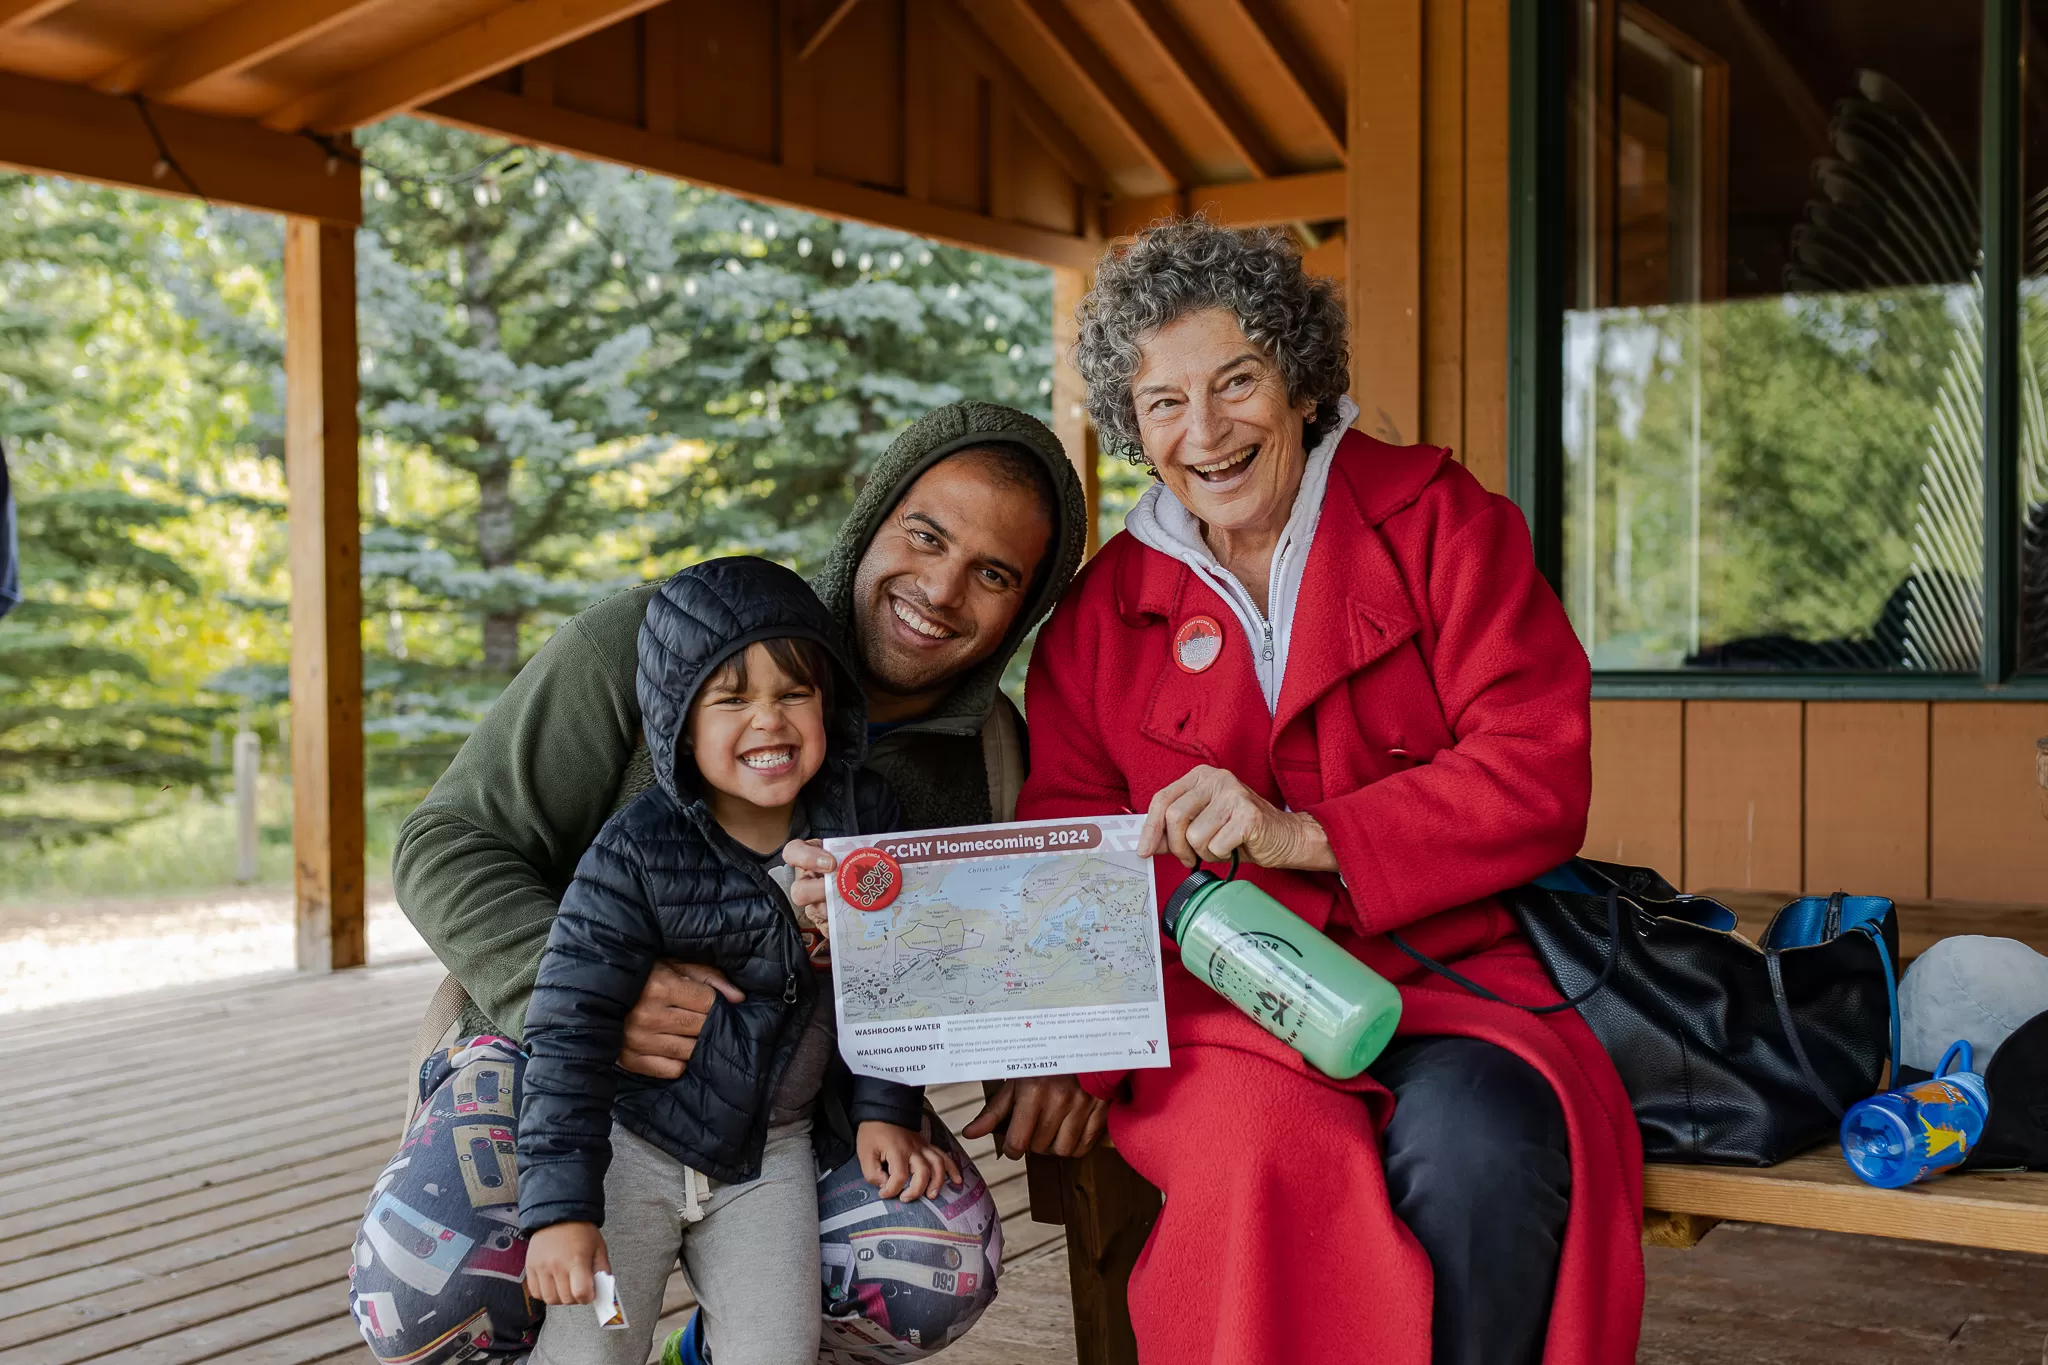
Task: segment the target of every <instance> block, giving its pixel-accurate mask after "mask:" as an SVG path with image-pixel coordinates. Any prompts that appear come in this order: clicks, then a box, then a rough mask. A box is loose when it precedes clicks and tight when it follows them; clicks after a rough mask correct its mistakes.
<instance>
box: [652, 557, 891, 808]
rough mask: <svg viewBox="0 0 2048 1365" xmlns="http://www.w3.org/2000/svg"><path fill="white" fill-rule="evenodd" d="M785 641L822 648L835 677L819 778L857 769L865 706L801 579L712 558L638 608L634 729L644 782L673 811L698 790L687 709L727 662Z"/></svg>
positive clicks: (835, 635) (832, 628) (833, 627)
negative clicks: (638, 733) (647, 765)
mask: <svg viewBox="0 0 2048 1365" xmlns="http://www.w3.org/2000/svg"><path fill="white" fill-rule="evenodd" d="M789 637H793V638H797V639H804V640H813V641H816V642H817V643H818V644H820V645H822V646H824V648H825V651H826V653H827V654H828V655H830V656H831V659H832V665H833V668H834V669H835V670H836V671H837V673H838V675H839V676H838V678H837V679H836V680H835V684H834V686H833V689H832V714H831V715H829V716H827V717H826V718H825V740H826V746H827V747H826V754H825V763H824V766H823V767H822V768H821V769H820V772H821V773H829V772H847V771H850V770H851V769H853V768H856V767H859V766H860V764H861V762H862V760H863V759H864V758H865V756H866V753H867V702H866V700H865V699H864V698H863V697H862V695H861V690H860V684H859V682H858V681H857V680H856V679H855V677H854V674H853V669H852V667H851V666H850V665H849V664H848V663H847V651H846V645H845V633H844V632H843V631H842V630H841V629H840V626H839V623H838V622H837V621H835V620H834V619H833V618H832V616H831V615H830V614H829V613H827V612H826V610H825V608H824V606H823V605H822V604H821V603H820V602H819V601H818V598H817V595H816V594H815V593H813V592H812V591H811V589H810V587H809V586H808V585H807V584H806V583H805V582H804V581H803V579H801V578H799V577H797V576H796V574H794V573H792V572H790V571H789V570H788V569H785V568H783V567H782V566H781V565H780V564H776V563H774V562H772V561H770V560H766V559H754V558H750V557H743V556H735V557H733V558H730V559H712V560H706V561H705V562H704V563H702V564H696V565H692V566H691V567H690V568H687V569H684V570H683V571H682V572H681V573H679V574H677V575H676V576H675V577H673V578H671V579H669V580H668V582H666V583H664V584H662V585H661V589H660V591H658V592H656V593H655V595H654V597H653V599H652V600H650V601H649V602H648V604H647V615H646V618H645V619H644V620H642V622H641V623H640V643H639V663H640V668H639V677H638V682H637V686H638V690H639V694H640V718H641V725H642V726H643V728H644V731H645V733H646V736H647V756H648V758H649V759H650V760H652V762H653V766H654V780H655V782H656V783H657V784H659V786H660V787H661V789H662V790H663V791H665V792H667V793H668V794H669V796H670V797H671V798H672V799H673V800H675V801H676V803H677V804H678V805H685V806H686V805H688V804H689V803H690V802H691V801H692V800H694V799H695V798H696V797H697V796H698V794H699V789H700V784H699V779H698V776H697V769H696V765H695V764H694V763H692V762H691V761H690V760H689V758H688V756H687V755H686V754H684V753H683V752H682V751H683V749H684V747H685V746H684V743H683V739H684V728H685V722H686V720H687V718H688V716H689V714H690V703H691V702H692V701H694V700H696V697H697V694H698V693H699V692H701V691H702V690H703V689H704V684H705V683H706V682H708V681H710V679H711V678H712V677H713V676H714V675H715V674H716V673H717V672H718V669H719V667H720V666H721V665H723V664H724V663H725V661H726V660H727V659H730V658H731V657H732V656H733V655H735V654H737V653H739V652H740V651H741V650H743V649H745V648H747V646H749V645H752V644H757V643H759V642H761V641H763V640H773V639H780V638H789Z"/></svg>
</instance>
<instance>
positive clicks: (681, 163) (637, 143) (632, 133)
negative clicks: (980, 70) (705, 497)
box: [419, 86, 1102, 270]
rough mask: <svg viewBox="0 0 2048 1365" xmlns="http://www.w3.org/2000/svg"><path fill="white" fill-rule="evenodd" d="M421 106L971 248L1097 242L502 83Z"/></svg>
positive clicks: (1077, 251)
mask: <svg viewBox="0 0 2048 1365" xmlns="http://www.w3.org/2000/svg"><path fill="white" fill-rule="evenodd" d="M419 112H420V113H421V114H422V115H424V116H425V117H427V118H431V119H435V120H438V121H439V122H442V123H451V124H454V125H456V126H457V127H462V128H472V129H475V130H476V131H477V132H480V133H486V134H489V135H490V136H493V137H503V138H510V139H512V140H513V141H516V142H531V143H534V144H536V145H538V146H542V147H550V148H553V149H554V150H556V151H560V152H567V153H568V154H569V155H571V156H585V157H594V158H596V159H597V160H599V161H610V162H612V163H614V164H616V165H621V166H630V167H635V168H638V169H640V170H645V171H651V172H654V173H655V174H657V175H670V176H674V177H675V178H676V179H678V180H687V181H689V182H690V183H692V184H696V185H704V186H707V187H709V188H711V189H719V190H725V191H727V192H729V193H732V194H737V195H741V196H743V197H745V198H748V199H760V200H765V201H766V202H768V203H771V204H784V205H787V206H788V207H790V208H796V209H802V210H804V211H805V212H806V213H826V214H831V215H833V216H834V217H839V218H852V219H855V220H857V221H859V222H863V223H873V224H874V225H875V226H877V227H885V228H891V229H894V230H895V231H897V232H909V233H914V234H916V235H917V236H920V237H930V238H932V239H934V240H936V241H941V242H950V243H952V244H953V245H955V246H963V247H966V248H968V249H969V250H972V251H996V252H1001V253H1002V254H1003V255H1006V256H1021V257H1023V258H1024V259H1026V260H1032V261H1041V262H1043V263H1045V264H1046V265H1056V266H1065V267H1068V268H1070V269H1078V270H1088V269H1092V268H1093V267H1094V265H1095V262H1096V258H1097V257H1098V256H1100V255H1101V251H1102V247H1101V243H1100V242H1098V241H1093V240H1090V239H1088V238H1084V237H1081V236H1078V235H1075V234H1072V233H1065V232H1050V231H1047V230H1046V229H1045V228H1041V227H1034V226H1032V225H1031V224H1029V223H1016V222H1010V221H1007V220H1004V219H999V218H990V217H988V216H986V215H984V214H979V213H969V212H966V211H964V210H961V209H955V208H948V207H946V206H944V205H941V204H935V203H930V202H926V201H920V200H915V199H911V198H908V197H906V196H904V195H900V194H896V193H893V192H891V191H888V190H877V189H870V188H869V187H868V186H866V185H856V184H853V183H852V182H850V181H846V180H838V179H834V178H833V177H831V176H826V175H814V174H809V173H806V172H802V171H794V170H791V169H789V168H788V167H786V166H781V165H777V164H776V163H774V162H772V161H763V160H760V159H759V158H757V157H751V156H746V155H743V154H741V153H739V152H730V151H726V150H725V149H724V148H722V147H707V146H705V145H703V144H701V143H696V142H690V141H687V140H685V139H683V138H675V137H662V136H660V135H658V134H654V133H649V132H647V131H646V130H645V129H641V128H634V127H630V126H628V125H626V124H623V123H614V122H612V121H611V120H609V119H602V118H593V117H592V116H590V115H589V114H578V113H574V112H572V111H570V110H567V109H562V108H558V107H556V106H552V105H543V104H536V103H535V102H534V101H532V100H528V99H522V98H520V97H519V96H517V95H508V94H505V93H504V92H503V91H500V90H492V89H488V88H485V87H478V86H473V87H471V88H469V89H466V90H458V91H456V92H455V93H454V94H452V95H446V96H443V97H442V98H441V99H438V100H436V101H434V103H432V104H430V105H427V106H425V107H424V108H422V109H421V110H420V111H419Z"/></svg>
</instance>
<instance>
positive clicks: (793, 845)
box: [782, 839, 839, 933]
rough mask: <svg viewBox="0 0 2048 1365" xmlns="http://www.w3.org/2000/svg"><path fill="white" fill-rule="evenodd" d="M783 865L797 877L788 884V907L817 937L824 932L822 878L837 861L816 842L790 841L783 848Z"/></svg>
mask: <svg viewBox="0 0 2048 1365" xmlns="http://www.w3.org/2000/svg"><path fill="white" fill-rule="evenodd" d="M782 861H783V863H784V865H785V866H787V867H789V868H790V869H791V870H792V871H794V872H795V873H796V876H795V877H794V878H792V879H791V880H790V884H789V903H790V904H791V905H793V906H795V907H796V912H797V914H799V915H801V916H803V918H805V919H807V920H809V921H810V923H811V926H812V927H813V928H815V929H817V930H818V931H819V932H820V933H822V932H824V929H825V878H826V877H828V876H830V875H831V872H832V869H833V868H835V867H837V866H839V860H838V859H837V858H835V857H833V856H832V855H831V854H829V853H827V852H826V851H825V845H824V843H823V841H821V840H818V839H791V840H790V841H789V842H788V843H786V844H784V845H783V846H782Z"/></svg>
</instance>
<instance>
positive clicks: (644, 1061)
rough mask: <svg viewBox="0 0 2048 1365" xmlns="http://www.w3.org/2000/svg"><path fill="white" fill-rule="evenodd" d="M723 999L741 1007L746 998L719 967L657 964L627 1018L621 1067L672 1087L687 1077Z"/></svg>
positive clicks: (691, 963)
mask: <svg viewBox="0 0 2048 1365" xmlns="http://www.w3.org/2000/svg"><path fill="white" fill-rule="evenodd" d="M721 995H722V996H724V997H725V1001H726V1003H727V1004H729V1005H737V1004H739V1003H740V1001H742V1000H744V999H746V998H747V997H746V994H745V993H744V992H743V991H741V990H740V988H739V987H737V986H735V985H733V984H732V982H730V981H727V980H726V979H725V973H724V972H721V971H719V970H718V968H716V967H706V966H704V965H703V964H701V963H696V962H657V963H655V964H654V970H653V971H651V972H649V973H648V974H647V984H646V986H644V987H642V988H641V991H640V1001H639V1003H638V1004H636V1005H634V1006H633V1008H632V1010H631V1011H629V1012H628V1013H627V1015H626V1038H625V1045H624V1046H622V1047H621V1048H620V1049H619V1065H620V1066H622V1067H624V1068H626V1070H628V1071H631V1072H635V1073H637V1074H638V1075H642V1076H653V1077H654V1078H656V1079H657V1080H664V1081H672V1080H674V1079H676V1077H678V1076H680V1075H682V1074H683V1067H684V1065H685V1064H686V1063H687V1062H688V1061H689V1060H690V1054H691V1053H693V1052H695V1051H696V1050H697V1035H698V1034H700V1033H702V1032H703V1031H704V1018H705V1016H706V1015H708V1014H710V1013H711V1005H712V1002H714V1001H715V1000H717V999H718V997H719V996H721Z"/></svg>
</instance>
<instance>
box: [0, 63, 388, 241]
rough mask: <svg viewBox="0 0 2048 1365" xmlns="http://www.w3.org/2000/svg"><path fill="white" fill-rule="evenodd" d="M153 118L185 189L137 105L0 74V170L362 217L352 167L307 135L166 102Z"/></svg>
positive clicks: (345, 220) (332, 218)
mask: <svg viewBox="0 0 2048 1365" xmlns="http://www.w3.org/2000/svg"><path fill="white" fill-rule="evenodd" d="M149 113H150V117H151V118H152V119H154V120H155V121H156V126H157V131H158V132H160V133H162V134H163V139H164V145H165V146H167V147H168V148H170V151H171V155H172V156H173V157H175V158H176V159H177V164H178V166H179V167H180V168H182V170H183V172H184V174H185V175H187V176H190V177H191V182H190V183H189V184H188V183H187V182H186V181H185V180H184V179H183V178H182V177H181V176H180V175H179V173H178V171H176V170H173V169H171V168H170V167H169V166H166V165H162V164H161V163H160V162H159V159H158V158H159V153H158V151H157V146H156V142H155V140H154V139H153V138H151V137H150V135H149V126H148V125H147V124H146V123H144V122H143V118H142V111H141V110H140V109H138V108H137V107H136V105H135V102H134V101H133V100H126V99H122V98H120V97H118V96H115V95H102V94H100V93H99V92H98V91H96V90H89V89H87V88H86V87H84V86H82V85H69V84H64V85H60V84H58V83H56V82H54V81H40V80H36V79H35V78H34V77H31V76H16V75H10V74H5V73H0V165H8V166H13V167H16V168H18V169H20V170H24V171H29V172H31V173H34V174H37V175H65V176H72V177H75V178H77V179H80V180H96V181H98V182H100V183H101V184H104V185H121V186H124V187H126V188H129V189H138V190H149V191H151V192H152V193H156V194H174V195H180V196H186V197H194V191H195V189H196V191H197V193H198V194H200V195H204V196H205V197H206V198H207V199H208V200H210V201H211V202H213V203H216V204H237V205H240V206H241V207H243V208H250V209H260V210H263V211H264V212H266V213H288V214H294V215H297V216H299V217H304V218H319V219H322V220H323V221H326V222H330V223H340V224H344V225H353V224H357V223H360V222H362V221H363V194H362V182H361V179H360V177H359V176H358V175H357V174H356V168H355V167H354V166H352V165H350V164H349V163H348V162H346V161H342V160H339V159H330V158H329V157H328V155H327V153H326V152H324V151H322V150H321V149H320V148H318V147H316V146H314V145H313V144H312V143H311V142H309V141H307V140H306V139H305V138H302V137H287V136H285V135H284V134H281V133H273V132H269V131H268V130H266V129H263V128H258V127H257V126H256V125H255V124H253V123H247V122H244V121H243V120H241V119H228V118H215V117H214V116H212V115H210V114H195V113H192V112H191V111H189V110H185V109H177V108H173V107H171V106H169V105H162V104H158V105H152V106H150V110H149Z"/></svg>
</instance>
